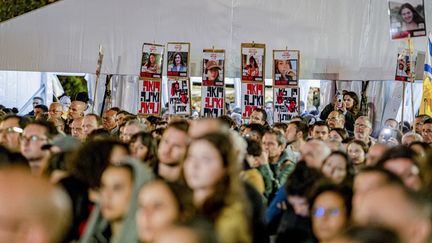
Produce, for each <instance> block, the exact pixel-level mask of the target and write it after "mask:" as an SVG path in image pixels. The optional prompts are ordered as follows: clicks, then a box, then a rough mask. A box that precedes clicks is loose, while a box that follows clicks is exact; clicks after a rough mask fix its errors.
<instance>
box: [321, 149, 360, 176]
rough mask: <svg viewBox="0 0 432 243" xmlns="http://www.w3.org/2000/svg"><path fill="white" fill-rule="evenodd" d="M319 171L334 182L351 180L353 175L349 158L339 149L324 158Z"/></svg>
mask: <svg viewBox="0 0 432 243" xmlns="http://www.w3.org/2000/svg"><path fill="white" fill-rule="evenodd" d="M321 172H322V173H323V174H324V175H325V176H326V177H327V178H329V179H330V180H331V181H333V182H334V183H336V184H340V183H342V182H343V181H349V180H352V178H353V177H354V167H353V165H352V162H351V159H350V158H349V157H348V155H347V154H346V153H344V152H340V151H335V152H332V153H331V154H330V155H329V156H328V157H327V158H326V159H325V160H324V163H323V165H322V167H321Z"/></svg>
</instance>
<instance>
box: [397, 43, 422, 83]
mask: <svg viewBox="0 0 432 243" xmlns="http://www.w3.org/2000/svg"><path fill="white" fill-rule="evenodd" d="M411 58H412V59H413V62H412V61H411V60H410V55H409V50H408V49H405V50H402V51H400V52H399V53H398V55H397V65H396V74H395V80H398V81H410V77H411V72H415V71H416V70H415V69H416V59H417V52H415V51H414V52H413V54H412V55H411Z"/></svg>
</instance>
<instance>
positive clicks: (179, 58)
mask: <svg viewBox="0 0 432 243" xmlns="http://www.w3.org/2000/svg"><path fill="white" fill-rule="evenodd" d="M189 49H190V44H189V43H181V42H170V43H168V57H167V60H168V64H167V67H168V70H167V76H168V77H184V78H185V77H188V69H189Z"/></svg>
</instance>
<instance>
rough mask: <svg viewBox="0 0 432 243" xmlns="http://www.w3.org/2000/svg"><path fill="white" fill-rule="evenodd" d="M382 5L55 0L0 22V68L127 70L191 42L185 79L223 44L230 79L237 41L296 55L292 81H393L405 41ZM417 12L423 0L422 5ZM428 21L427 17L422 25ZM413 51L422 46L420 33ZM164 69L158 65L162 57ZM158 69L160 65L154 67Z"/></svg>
mask: <svg viewBox="0 0 432 243" xmlns="http://www.w3.org/2000/svg"><path fill="white" fill-rule="evenodd" d="M387 8H388V3H387V1H384V0H382V1H376V0H355V1H347V0H302V1H299V0H270V1H269V0H199V1H198V0H183V1H176V0H163V1H154V0H153V1H150V0H126V1H125V0H62V1H58V2H56V3H54V4H50V5H48V6H46V7H44V8H41V9H38V10H35V11H32V12H30V13H28V14H25V15H22V16H19V17H17V18H15V19H11V20H9V21H6V22H3V23H1V24H0V53H2V54H1V55H0V70H17V71H45V72H78V73H95V70H96V62H97V53H98V47H99V45H100V44H101V45H102V46H103V48H104V62H103V67H102V73H107V74H108V73H109V74H125V75H137V74H138V73H139V65H140V59H141V53H140V51H141V46H142V44H143V43H144V42H151V43H152V42H155V43H159V44H166V43H167V42H169V41H181V42H190V43H191V65H190V66H191V75H192V76H200V75H201V73H200V69H199V67H200V66H201V53H202V49H203V48H211V47H212V46H214V47H215V48H222V49H226V54H227V75H226V77H230V78H236V77H237V78H238V77H239V76H240V75H239V69H240V43H242V42H252V41H254V42H255V43H265V44H266V45H267V53H266V54H267V58H266V77H267V78H271V70H272V62H271V59H272V50H273V49H285V48H286V47H287V48H288V49H298V50H300V51H301V76H300V78H301V79H326V77H328V76H326V75H323V73H333V74H335V75H336V76H332V77H335V78H334V79H339V80H393V79H394V73H395V68H396V55H397V53H398V50H399V49H400V48H403V47H406V45H407V44H406V42H405V41H403V40H398V41H392V40H390V35H389V16H388V9H387ZM425 8H426V10H425V11H426V17H427V18H429V16H432V4H431V2H430V1H428V0H426V1H425ZM431 22H432V20H431V19H430V18H429V19H427V30H428V31H430V30H431ZM414 47H415V48H416V49H418V50H423V51H425V49H426V37H419V38H415V40H414ZM165 65H166V63H165ZM164 73H166V68H164Z"/></svg>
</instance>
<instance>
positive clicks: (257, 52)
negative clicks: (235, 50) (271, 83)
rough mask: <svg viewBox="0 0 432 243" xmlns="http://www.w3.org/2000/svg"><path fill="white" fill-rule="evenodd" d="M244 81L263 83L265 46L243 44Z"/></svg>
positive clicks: (242, 64) (242, 65) (242, 66)
mask: <svg viewBox="0 0 432 243" xmlns="http://www.w3.org/2000/svg"><path fill="white" fill-rule="evenodd" d="M241 59H242V61H241V70H242V81H257V82H263V81H264V77H265V73H264V69H265V68H264V67H265V44H255V43H242V44H241Z"/></svg>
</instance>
